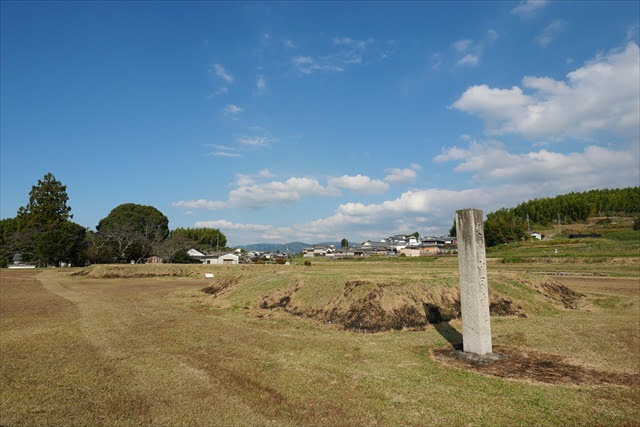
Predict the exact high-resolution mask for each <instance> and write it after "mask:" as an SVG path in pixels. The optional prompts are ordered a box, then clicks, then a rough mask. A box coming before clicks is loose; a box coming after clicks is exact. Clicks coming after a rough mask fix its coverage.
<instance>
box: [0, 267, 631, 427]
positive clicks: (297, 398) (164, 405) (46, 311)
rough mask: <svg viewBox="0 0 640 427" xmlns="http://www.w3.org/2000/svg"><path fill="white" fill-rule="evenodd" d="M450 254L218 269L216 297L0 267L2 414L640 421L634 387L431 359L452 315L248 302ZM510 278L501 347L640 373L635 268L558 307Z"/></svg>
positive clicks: (168, 283) (22, 418)
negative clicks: (548, 381)
mask: <svg viewBox="0 0 640 427" xmlns="http://www.w3.org/2000/svg"><path fill="white" fill-rule="evenodd" d="M448 262H449V261H447V263H448ZM447 263H445V264H440V263H438V262H436V263H430V264H429V265H428V266H426V267H425V264H413V263H407V264H375V263H374V264H359V263H344V264H338V263H334V264H331V263H326V264H322V263H315V262H314V265H313V266H312V267H306V268H305V267H304V266H301V267H297V266H255V268H245V267H243V266H231V267H227V266H224V268H219V269H218V268H216V269H214V270H213V271H214V272H215V274H216V279H217V280H220V282H223V281H224V278H225V277H231V276H238V275H242V280H241V281H239V283H236V284H233V285H232V286H228V287H225V288H224V290H222V291H220V292H218V293H217V294H216V295H211V294H205V293H203V292H201V291H200V290H201V289H202V288H204V287H206V286H209V285H212V281H211V280H205V279H204V278H203V277H202V275H201V274H200V272H199V273H198V274H197V275H193V276H184V277H178V278H174V277H164V278H163V277H160V278H145V277H142V278H135V277H134V278H128V279H122V278H119V279H114V278H112V279H90V278H88V277H86V276H84V277H83V276H74V277H70V276H68V275H66V272H65V271H64V270H46V271H44V272H42V271H35V272H34V271H17V272H16V271H7V270H2V272H1V273H0V278H1V283H0V350H1V353H0V358H1V364H0V378H1V386H0V387H1V389H0V403H1V405H2V406H1V411H0V424H2V425H34V424H47V425H69V424H71V425H104V424H108V425H117V424H124V425H139V424H145V425H148V424H154V425H231V424H233V425H292V424H295V425H300V424H304V425H308V424H314V425H318V424H322V425H353V424H358V425H362V424H367V425H380V424H382V425H397V424H409V425H424V424H446V425H452V424H453V425H462V424H470V423H475V424H502V425H505V424H534V423H535V424H559V423H561V424H586V423H589V424H591V423H595V424H633V423H635V422H637V420H638V419H639V418H640V410H639V409H638V407H640V405H638V404H639V403H640V402H639V397H638V388H637V387H632V386H619V385H598V386H593V385H588V386H583V385H544V386H541V385H537V384H530V383H526V382H518V381H508V380H504V379H499V378H494V377H488V376H485V375H480V374H478V373H474V372H471V371H467V370H464V369H459V368H456V367H451V366H447V365H444V364H441V363H440V362H437V361H434V360H432V359H431V357H430V351H431V350H432V349H434V348H439V347H442V346H444V345H446V344H447V342H448V341H447V339H449V340H454V339H455V334H456V331H460V330H461V325H460V322H459V320H452V321H451V322H450V324H449V326H450V329H449V330H442V329H441V330H440V331H438V330H436V329H435V328H434V327H432V326H429V327H427V328H425V329H424V330H420V331H410V332H409V331H389V332H383V333H376V334H362V333H354V332H348V331H345V330H343V329H342V328H337V327H335V326H333V325H328V324H325V323H322V322H318V321H317V320H314V319H307V318H304V317H296V316H292V315H291V314H289V313H286V312H284V311H280V310H263V311H264V312H267V313H268V314H269V315H265V316H263V317H262V318H259V317H256V316H255V312H254V311H253V310H254V309H253V307H254V306H255V305H257V304H258V303H259V302H260V301H261V298H263V297H264V296H266V295H269V294H271V293H272V292H276V291H277V290H279V289H287V287H288V286H291V284H293V285H295V283H298V280H303V281H305V282H306V283H312V284H315V286H310V287H308V289H307V291H306V293H302V288H301V289H300V290H299V292H300V295H299V297H300V298H301V299H303V300H304V301H306V302H305V304H310V303H312V302H314V301H331V300H332V299H333V298H334V297H335V295H336V294H337V293H339V292H344V284H345V283H346V282H347V281H348V280H352V279H353V278H354V277H359V278H361V279H362V280H368V281H372V282H376V283H387V282H389V283H390V282H393V283H407V284H408V285H411V284H412V283H413V285H415V283H414V282H412V281H411V280H408V277H412V276H414V275H420V274H422V275H426V276H429V277H433V280H434V283H439V285H438V286H439V287H440V288H443V289H444V288H447V287H449V286H454V285H455V276H456V275H455V272H454V271H452V269H451V264H450V263H449V264H447ZM399 266H400V267H399ZM200 268H201V267H200ZM209 270H212V269H211V268H209ZM518 277H519V276H518V274H517V273H511V272H506V273H500V272H493V273H491V274H490V281H491V278H494V279H496V278H497V282H498V283H497V284H496V285H495V290H496V291H497V292H499V293H501V294H505V295H507V294H508V295H511V297H512V298H515V299H522V300H523V301H525V300H527V298H529V300H528V303H527V304H526V307H525V308H526V309H527V310H529V312H531V313H533V314H532V315H530V316H529V317H527V318H518V317H503V318H493V319H492V330H493V335H494V343H495V344H496V345H498V346H500V345H502V346H507V347H510V348H511V347H518V348H528V349H535V350H536V351H539V352H544V353H547V354H551V355H557V356H558V357H562V358H563V359H562V360H564V361H566V362H567V363H570V364H572V365H576V366H582V367H584V368H585V369H594V370H598V371H605V372H613V373H615V374H621V375H630V374H637V373H638V372H640V369H639V368H640V367H639V366H638V360H640V350H639V349H640V337H639V335H640V332H639V331H640V325H639V324H638V323H639V321H640V319H638V315H637V313H638V312H637V310H638V307H639V304H640V294H639V293H638V280H637V278H635V279H625V280H626V281H624V282H623V281H620V280H618V279H611V280H610V281H609V280H608V279H607V281H605V282H602V287H601V285H600V283H601V282H599V281H598V280H599V279H600V278H588V279H586V280H584V281H580V280H582V278H579V277H578V278H575V277H572V278H558V279H557V280H559V281H562V283H564V284H567V285H569V286H571V287H574V286H575V288H574V289H575V290H576V291H577V292H580V293H584V294H585V295H586V300H587V302H588V305H587V309H583V310H567V309H564V308H558V307H556V306H555V305H550V304H551V303H549V302H545V301H544V300H539V299H538V296H535V297H531V294H530V293H529V291H528V290H527V289H525V288H521V286H520V285H519V284H518V285H517V284H514V283H512V282H511V280H512V279H513V280H515V279H517V278H518ZM526 279H527V280H542V281H544V280H548V279H547V278H544V277H542V278H538V279H536V278H535V277H530V276H527V277H526ZM554 280H555V279H554ZM565 280H567V281H566V282H565ZM494 281H496V280H494ZM577 281H580V282H577ZM503 288H504V289H503ZM323 290H324V291H326V292H323ZM533 292H535V291H533ZM325 293H328V294H329V295H328V296H325V295H324V294H325ZM323 298H324V299H323ZM541 298H545V297H543V296H541Z"/></svg>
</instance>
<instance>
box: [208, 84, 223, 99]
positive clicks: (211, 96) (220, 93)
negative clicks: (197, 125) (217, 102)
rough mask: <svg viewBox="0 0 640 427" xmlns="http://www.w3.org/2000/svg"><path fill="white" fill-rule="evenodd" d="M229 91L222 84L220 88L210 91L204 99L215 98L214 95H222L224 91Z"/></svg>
mask: <svg viewBox="0 0 640 427" xmlns="http://www.w3.org/2000/svg"><path fill="white" fill-rule="evenodd" d="M227 92H229V88H228V87H226V86H222V87H221V88H219V89H218V90H216V91H215V92H211V93H210V94H209V95H207V96H205V99H207V100H208V99H212V98H215V97H216V96H219V95H223V94H225V93H227Z"/></svg>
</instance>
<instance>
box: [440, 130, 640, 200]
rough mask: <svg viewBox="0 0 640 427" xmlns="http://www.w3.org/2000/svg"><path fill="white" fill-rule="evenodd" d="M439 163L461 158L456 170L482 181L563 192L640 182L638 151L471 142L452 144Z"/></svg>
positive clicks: (593, 146) (444, 151)
mask: <svg viewBox="0 0 640 427" xmlns="http://www.w3.org/2000/svg"><path fill="white" fill-rule="evenodd" d="M434 160H435V161H436V162H448V161H459V162H460V163H459V164H458V166H456V167H455V169H454V170H455V171H456V172H471V173H474V179H476V180H478V181H480V182H508V183H510V184H514V185H516V184H521V185H527V186H534V187H536V188H537V187H539V186H547V187H550V188H553V191H554V192H557V193H562V192H566V191H574V190H575V189H590V188H602V187H619V186H631V185H637V183H638V181H639V180H640V168H639V167H638V165H639V164H640V158H639V156H638V149H637V148H636V150H613V149H609V148H604V147H599V146H595V145H592V146H588V147H586V148H585V149H584V151H583V152H582V153H579V152H572V153H558V152H552V151H548V150H545V149H543V150H539V151H531V152H528V153H521V154H513V153H510V152H508V151H507V150H506V149H505V148H504V146H503V145H502V144H499V143H495V142H493V143H477V142H471V143H470V144H469V146H468V147H466V148H458V147H450V148H447V149H445V150H443V152H442V153H441V154H440V155H438V156H436V157H435V159H434Z"/></svg>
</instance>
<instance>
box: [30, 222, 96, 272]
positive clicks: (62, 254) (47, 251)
mask: <svg viewBox="0 0 640 427" xmlns="http://www.w3.org/2000/svg"><path fill="white" fill-rule="evenodd" d="M85 234H86V229H85V228H84V227H82V226H80V225H78V224H75V223H73V222H71V221H66V222H64V223H62V224H60V225H59V226H58V227H56V228H51V229H49V230H47V231H44V232H43V233H41V234H40V236H39V237H38V240H37V241H36V242H35V245H34V253H35V256H36V259H38V261H39V262H41V263H43V264H46V265H58V264H59V263H60V262H70V263H72V264H75V265H79V264H81V263H82V262H83V260H84V259H83V258H84V249H85V246H86V240H85Z"/></svg>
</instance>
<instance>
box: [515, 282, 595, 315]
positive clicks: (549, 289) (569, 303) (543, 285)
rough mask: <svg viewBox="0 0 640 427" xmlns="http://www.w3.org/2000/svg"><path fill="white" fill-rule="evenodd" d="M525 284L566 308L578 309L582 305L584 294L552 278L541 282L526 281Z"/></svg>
mask: <svg viewBox="0 0 640 427" xmlns="http://www.w3.org/2000/svg"><path fill="white" fill-rule="evenodd" d="M524 284H526V285H527V286H530V287H532V288H533V289H535V290H536V291H537V292H538V293H540V294H542V295H544V296H545V297H546V298H547V299H548V300H550V301H551V302H553V303H556V304H557V305H561V306H562V307H564V308H569V309H573V310H577V309H579V308H580V306H581V305H582V299H583V298H584V294H580V293H578V292H576V291H574V290H572V289H570V288H568V287H566V286H565V285H563V284H561V283H558V282H556V281H553V280H550V281H547V282H540V283H538V282H527V281H525V282H524Z"/></svg>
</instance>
